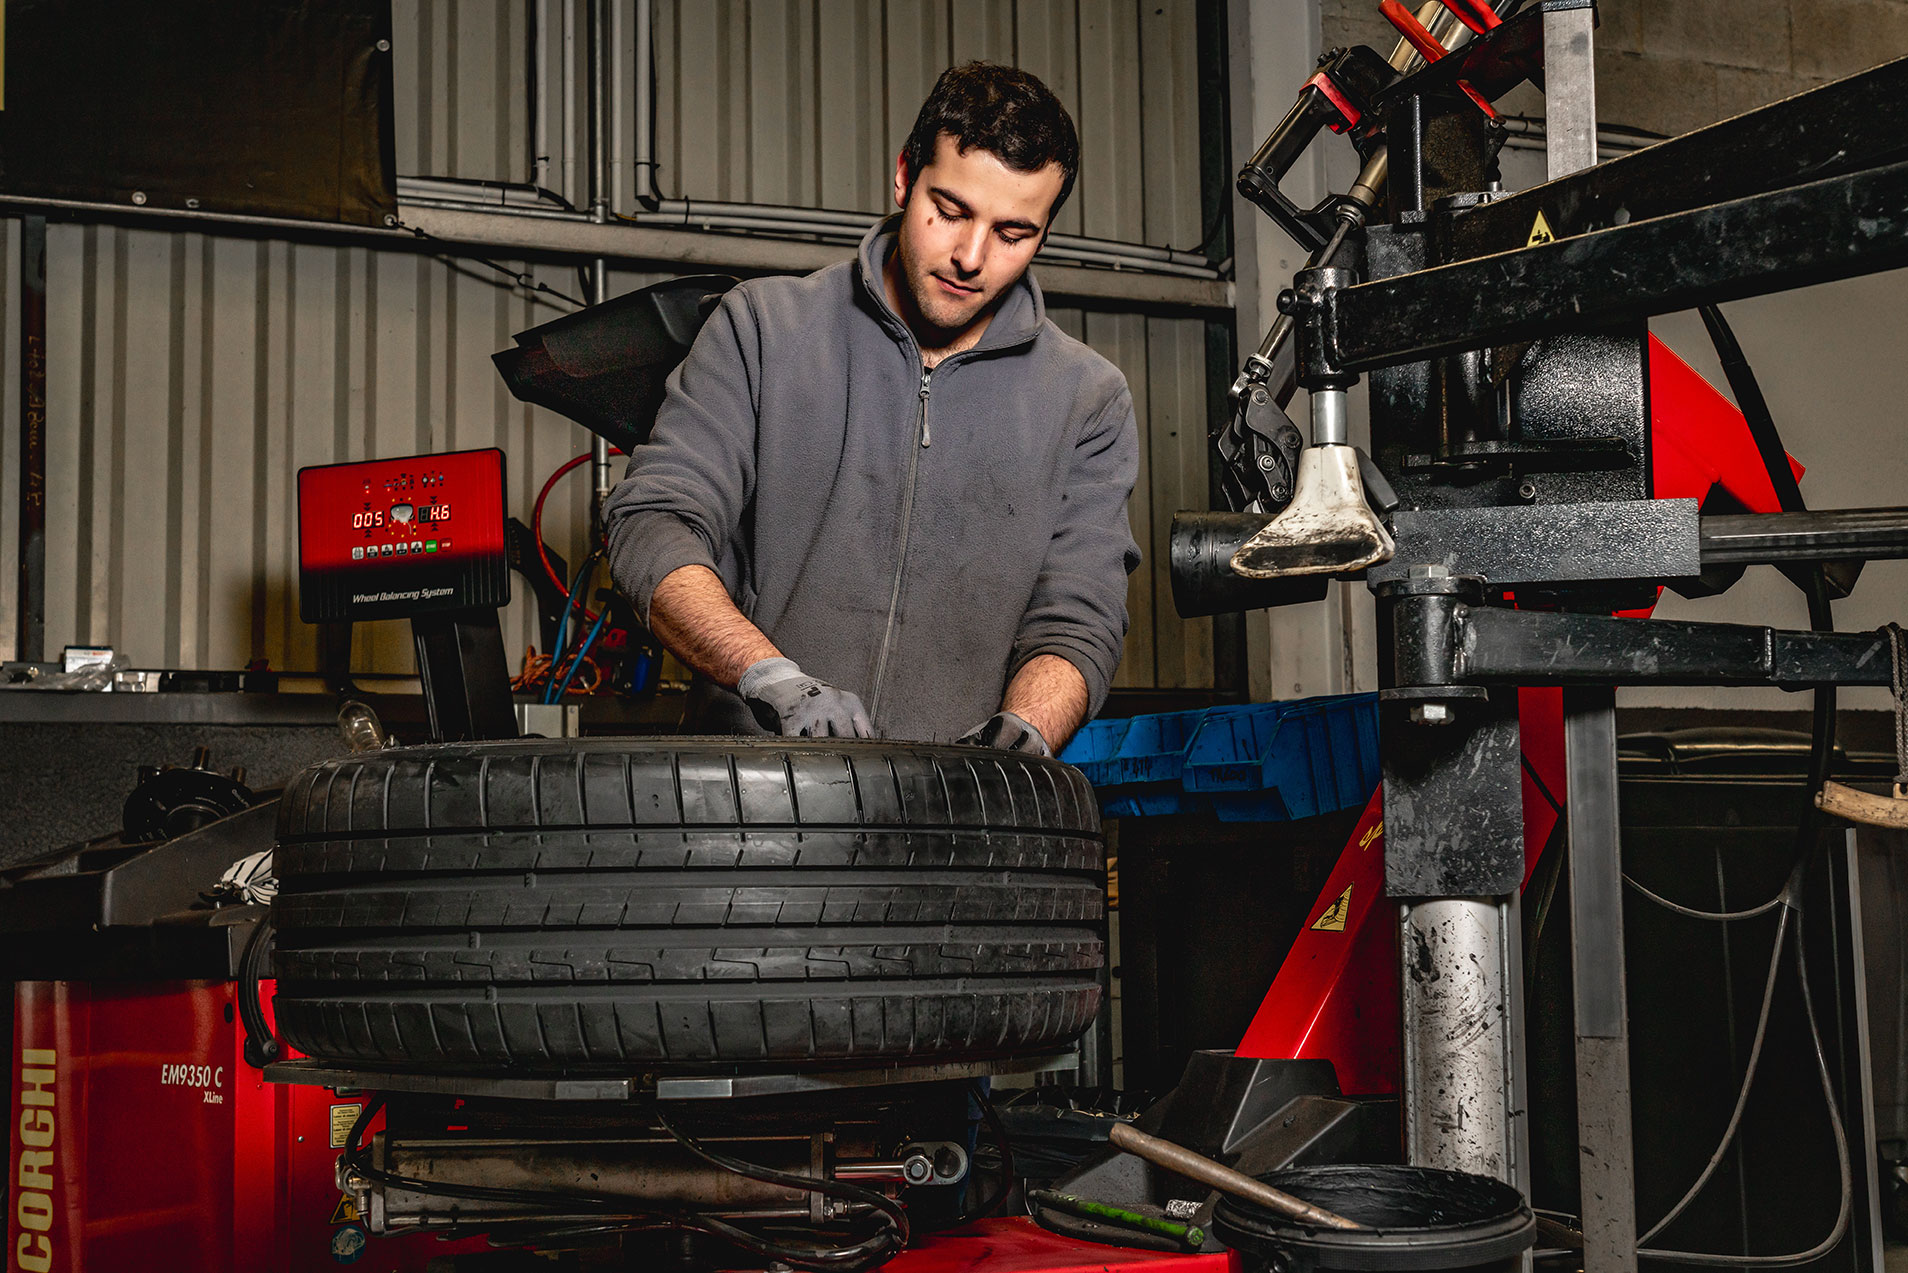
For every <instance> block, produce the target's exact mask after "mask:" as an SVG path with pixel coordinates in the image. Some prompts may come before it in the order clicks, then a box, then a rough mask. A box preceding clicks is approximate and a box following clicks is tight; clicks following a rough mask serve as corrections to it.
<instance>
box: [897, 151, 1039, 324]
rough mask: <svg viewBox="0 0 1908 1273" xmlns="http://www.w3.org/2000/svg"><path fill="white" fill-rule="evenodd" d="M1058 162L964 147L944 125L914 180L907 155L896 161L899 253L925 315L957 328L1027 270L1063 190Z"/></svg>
mask: <svg viewBox="0 0 1908 1273" xmlns="http://www.w3.org/2000/svg"><path fill="white" fill-rule="evenodd" d="M1061 180H1062V178H1061V172H1060V165H1059V164H1048V165H1047V166H1046V167H1044V168H1041V169H1040V170H1039V171H1038V172H1017V171H1015V170H1014V169H1012V168H1009V167H1008V166H1007V165H1006V164H1004V163H1002V162H1001V161H1000V159H999V158H998V157H996V156H995V155H993V154H992V153H990V152H988V151H985V150H981V149H979V148H978V147H973V148H970V149H969V150H968V151H967V152H966V153H965V154H963V153H961V150H960V148H959V147H958V146H957V145H956V144H955V141H954V138H953V137H952V136H950V135H949V134H947V133H942V134H941V135H940V137H939V139H938V140H937V141H936V142H935V146H934V158H933V160H932V161H931V162H930V163H929V164H928V165H927V167H926V168H924V169H923V170H922V171H921V172H920V173H919V174H918V175H916V177H915V180H914V188H913V190H912V191H910V190H909V188H908V170H907V161H906V160H905V159H902V160H900V161H898V162H897V163H896V164H895V172H894V202H895V205H896V206H897V207H899V208H900V209H901V233H900V243H899V249H898V251H897V253H896V256H897V259H898V262H899V264H900V266H901V273H902V278H903V280H904V282H905V283H906V286H907V290H908V295H909V298H910V299H912V300H913V302H914V307H915V309H916V310H917V311H919V314H920V317H921V318H922V319H924V320H926V322H927V323H928V324H929V325H930V326H932V327H935V328H938V329H940V330H941V331H942V332H946V333H958V332H960V331H962V330H963V329H965V328H967V327H969V326H971V325H972V324H973V323H974V322H975V321H977V320H978V319H980V318H982V317H983V316H984V315H986V314H988V313H990V312H991V311H990V310H989V306H990V305H991V304H992V303H993V302H994V301H996V300H998V299H999V298H1000V296H1001V294H1002V293H1004V292H1005V291H1006V290H1007V289H1008V288H1009V287H1012V286H1013V284H1014V282H1015V280H1017V279H1018V278H1019V277H1020V276H1021V275H1022V274H1024V273H1026V271H1027V266H1028V265H1029V264H1030V263H1031V262H1032V261H1033V255H1034V252H1035V251H1037V250H1038V249H1039V247H1040V242H1041V240H1042V239H1043V238H1044V237H1045V236H1046V225H1047V214H1048V212H1049V211H1050V210H1051V209H1052V208H1053V201H1054V200H1055V199H1057V198H1059V197H1060V185H1061Z"/></svg>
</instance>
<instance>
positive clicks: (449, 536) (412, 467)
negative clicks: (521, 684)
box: [298, 447, 510, 623]
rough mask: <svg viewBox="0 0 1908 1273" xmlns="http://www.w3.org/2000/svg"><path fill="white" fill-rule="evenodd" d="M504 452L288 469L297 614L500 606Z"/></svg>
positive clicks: (315, 616) (338, 616)
mask: <svg viewBox="0 0 1908 1273" xmlns="http://www.w3.org/2000/svg"><path fill="white" fill-rule="evenodd" d="M504 516H505V514H504V453H503V452H502V451H500V450H498V449H496V448H495V447H491V448H489V449H487V450H482V451H453V452H449V453H447V454H443V455H414V456H408V457H406V458H403V459H395V460H364V461H360V462H357V463H353V464H325V465H318V466H315V467H312V468H304V469H300V470H299V471H298V611H299V614H300V615H301V616H302V617H303V618H304V620H305V622H307V623H326V622H337V621H341V620H347V619H400V618H407V617H409V616H411V615H415V614H425V613H430V612H433V611H441V610H461V609H466V608H470V607H481V606H490V607H501V606H504V605H506V604H508V603H509V601H510V564H509V560H508V557H507V554H506V551H505V540H504Z"/></svg>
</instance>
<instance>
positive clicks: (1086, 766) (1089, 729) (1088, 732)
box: [1060, 716, 1133, 787]
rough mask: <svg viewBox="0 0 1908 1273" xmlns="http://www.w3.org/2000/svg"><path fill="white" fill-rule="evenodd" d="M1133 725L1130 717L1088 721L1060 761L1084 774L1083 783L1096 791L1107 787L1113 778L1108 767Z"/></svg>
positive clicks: (1062, 753) (1061, 754)
mask: <svg viewBox="0 0 1908 1273" xmlns="http://www.w3.org/2000/svg"><path fill="white" fill-rule="evenodd" d="M1132 724H1133V718H1132V717H1130V716H1115V717H1113V718H1112V719H1110V720H1094V721H1088V722H1087V723H1086V724H1084V725H1082V726H1081V727H1080V732H1079V733H1077V734H1075V735H1074V736H1073V741H1072V742H1070V743H1068V744H1067V747H1066V750H1065V751H1063V752H1061V753H1060V759H1062V760H1064V761H1066V762H1067V763H1068V764H1069V765H1072V766H1073V767H1074V768H1075V769H1078V770H1079V771H1080V772H1081V773H1083V774H1085V775H1086V780H1087V781H1088V782H1090V783H1092V784H1093V785H1094V786H1095V787H1101V786H1110V785H1111V784H1112V781H1113V776H1112V773H1111V770H1110V769H1109V765H1110V764H1111V762H1112V760H1113V757H1114V756H1115V755H1116V754H1118V752H1119V750H1120V744H1121V743H1122V742H1124V741H1125V740H1126V731H1127V730H1128V729H1130V728H1131V727H1132Z"/></svg>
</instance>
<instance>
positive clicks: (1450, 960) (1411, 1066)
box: [1399, 897, 1530, 1189]
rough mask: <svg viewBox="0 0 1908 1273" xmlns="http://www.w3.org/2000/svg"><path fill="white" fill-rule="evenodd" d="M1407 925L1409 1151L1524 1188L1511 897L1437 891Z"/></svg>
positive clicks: (1518, 984)
mask: <svg viewBox="0 0 1908 1273" xmlns="http://www.w3.org/2000/svg"><path fill="white" fill-rule="evenodd" d="M1399 911H1400V914H1401V916H1402V919H1403V924H1404V933H1403V936H1404V951H1403V955H1404V1070H1405V1150H1406V1154H1407V1156H1408V1157H1409V1159H1410V1161H1411V1163H1412V1164H1413V1165H1414V1166H1419V1167H1445V1168H1448V1169H1450V1170H1452V1171H1469V1172H1475V1173H1477V1174H1479V1175H1484V1176H1493V1177H1495V1178H1496V1179H1498V1180H1502V1181H1505V1182H1507V1183H1509V1184H1513V1185H1516V1186H1517V1187H1518V1188H1520V1189H1528V1188H1529V1183H1530V1182H1529V1181H1528V1180H1526V1179H1524V1177H1525V1175H1526V1174H1527V1172H1526V1161H1527V1159H1528V1154H1527V1152H1526V1150H1525V1145H1526V1143H1527V1141H1528V1137H1529V1132H1528V1129H1527V1128H1526V1126H1525V1123H1526V1118H1525V1113H1524V1111H1525V1101H1524V1067H1523V1055H1524V1046H1523V1029H1522V1020H1523V1012H1522V999H1523V985H1522V982H1523V968H1522V964H1523V959H1522V955H1521V954H1520V953H1519V950H1518V946H1519V943H1518V941H1517V939H1516V938H1517V924H1516V912H1515V910H1514V908H1513V905H1512V903H1511V901H1510V900H1509V899H1505V898H1492V897H1440V898H1434V899H1430V900H1426V901H1422V902H1417V903H1413V904H1411V905H1407V906H1402V907H1400V908H1399Z"/></svg>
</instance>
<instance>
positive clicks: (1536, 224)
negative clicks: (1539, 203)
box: [1524, 208, 1557, 248]
mask: <svg viewBox="0 0 1908 1273" xmlns="http://www.w3.org/2000/svg"><path fill="white" fill-rule="evenodd" d="M1556 241H1557V235H1556V232H1555V231H1553V230H1552V229H1551V228H1550V222H1548V221H1546V220H1544V212H1543V209H1542V208H1539V209H1538V210H1537V219H1536V220H1535V221H1533V222H1531V223H1530V238H1528V239H1527V240H1525V241H1524V246H1525V247H1527V248H1534V247H1536V246H1537V245H1538V244H1539V243H1555V242H1556Z"/></svg>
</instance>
